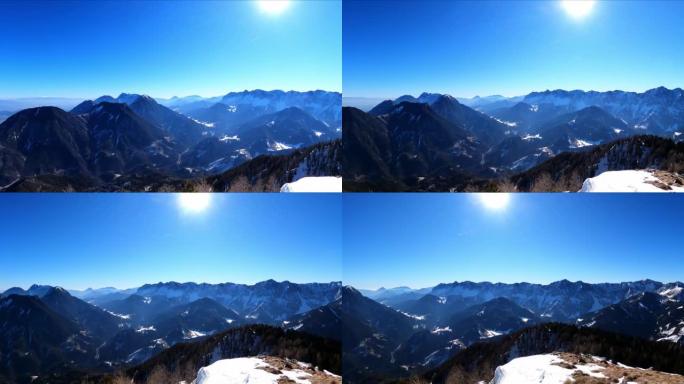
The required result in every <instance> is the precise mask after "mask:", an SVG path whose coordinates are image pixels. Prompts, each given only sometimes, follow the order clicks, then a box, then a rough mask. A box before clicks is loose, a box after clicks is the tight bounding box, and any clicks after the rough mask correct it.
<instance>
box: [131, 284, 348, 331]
mask: <svg viewBox="0 0 684 384" xmlns="http://www.w3.org/2000/svg"><path fill="white" fill-rule="evenodd" d="M340 287H341V283H339V282H333V283H327V284H322V283H311V284H295V283H291V282H289V281H284V282H276V281H274V280H267V281H263V282H260V283H257V284H254V285H245V284H233V283H224V284H195V283H175V282H171V283H158V284H147V285H143V286H142V287H140V288H138V290H137V292H136V294H137V295H140V296H143V297H152V298H154V297H157V296H161V297H164V298H167V299H171V300H175V301H177V302H181V303H189V302H191V301H194V300H198V299H202V298H210V299H212V300H215V301H217V302H219V303H221V304H222V305H223V306H225V307H226V308H230V309H232V310H234V311H236V312H238V313H239V314H240V315H241V316H242V318H243V319H249V320H250V322H257V321H258V322H262V323H271V324H279V323H280V322H282V321H283V320H287V319H288V318H289V317H290V316H293V315H296V314H300V313H304V312H307V311H310V310H312V309H314V308H318V307H321V306H324V305H326V304H328V303H330V302H331V301H333V300H335V297H336V295H337V294H338V293H339V290H340Z"/></svg>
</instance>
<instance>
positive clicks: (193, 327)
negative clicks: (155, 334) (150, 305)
mask: <svg viewBox="0 0 684 384" xmlns="http://www.w3.org/2000/svg"><path fill="white" fill-rule="evenodd" d="M152 323H153V324H154V326H155V328H156V329H157V330H158V331H159V332H161V334H169V333H173V332H176V333H177V334H178V336H181V339H183V340H188V339H194V338H196V337H201V336H205V335H211V334H213V333H215V332H220V331H223V330H225V329H228V328H232V327H236V326H239V325H241V324H242V323H243V319H242V317H241V316H240V314H239V313H237V312H235V311H233V310H231V309H228V308H226V307H224V306H223V305H221V304H219V303H218V302H216V301H215V300H212V299H210V298H207V297H205V298H202V299H198V300H195V301H193V302H191V303H188V304H183V305H179V306H176V307H173V308H171V309H169V310H167V311H164V312H162V313H161V314H160V315H159V316H157V317H156V318H155V319H153V320H152Z"/></svg>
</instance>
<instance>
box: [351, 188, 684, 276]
mask: <svg viewBox="0 0 684 384" xmlns="http://www.w3.org/2000/svg"><path fill="white" fill-rule="evenodd" d="M682 217H684V200H683V199H681V198H679V196H674V195H670V194H592V195H585V194H514V195H511V196H510V201H509V204H508V206H507V207H506V208H505V209H502V210H491V209H487V208H485V206H484V205H483V204H482V203H481V202H480V200H479V198H478V197H477V196H476V194H374V195H361V194H345V195H344V226H343V229H344V238H343V248H344V260H343V273H344V276H343V280H344V283H345V284H351V285H354V286H356V287H359V288H369V289H375V288H378V287H381V286H384V287H395V286H403V285H407V286H411V287H414V288H419V287H428V286H433V285H435V284H438V283H445V282H453V281H464V280H470V281H491V282H507V283H511V282H521V281H526V282H535V283H549V282H552V281H556V280H561V279H564V278H566V279H569V280H572V281H576V280H582V281H586V282H617V281H632V280H640V279H645V278H651V279H654V280H660V281H676V280H679V281H681V280H682V279H683V276H684V263H683V262H682V242H681V238H682V224H681V223H682Z"/></svg>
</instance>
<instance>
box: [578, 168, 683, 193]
mask: <svg viewBox="0 0 684 384" xmlns="http://www.w3.org/2000/svg"><path fill="white" fill-rule="evenodd" d="M657 181H659V180H658V178H656V177H655V176H653V174H652V173H651V172H649V171H645V170H624V171H607V172H603V173H601V174H600V175H598V176H595V177H590V178H588V179H586V180H584V183H583V184H582V189H581V190H580V192H684V187H676V186H672V189H671V190H669V191H668V190H664V189H661V188H658V187H656V186H655V185H653V184H652V183H653V182H657Z"/></svg>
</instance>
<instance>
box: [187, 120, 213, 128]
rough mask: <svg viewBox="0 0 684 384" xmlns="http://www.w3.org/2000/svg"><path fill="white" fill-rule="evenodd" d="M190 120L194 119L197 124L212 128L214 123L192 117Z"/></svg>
mask: <svg viewBox="0 0 684 384" xmlns="http://www.w3.org/2000/svg"><path fill="white" fill-rule="evenodd" d="M190 120H192V121H194V122H195V123H197V124H200V125H204V126H205V127H207V128H214V123H208V122H206V121H201V120H197V119H193V118H192V117H191V118H190Z"/></svg>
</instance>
